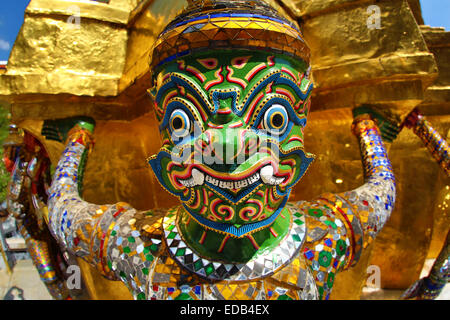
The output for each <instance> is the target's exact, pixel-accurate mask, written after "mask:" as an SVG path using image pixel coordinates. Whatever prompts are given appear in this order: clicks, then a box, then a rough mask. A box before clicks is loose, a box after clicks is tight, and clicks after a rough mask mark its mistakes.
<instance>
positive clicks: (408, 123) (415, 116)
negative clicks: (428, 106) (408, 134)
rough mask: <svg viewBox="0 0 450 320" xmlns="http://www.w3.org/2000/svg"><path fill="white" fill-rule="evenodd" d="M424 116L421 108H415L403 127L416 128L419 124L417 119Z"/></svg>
mask: <svg viewBox="0 0 450 320" xmlns="http://www.w3.org/2000/svg"><path fill="white" fill-rule="evenodd" d="M421 117H422V114H421V113H420V111H419V109H417V108H414V109H413V110H412V111H411V112H410V113H409V114H408V115H407V116H406V118H405V120H404V121H403V123H402V125H401V127H403V126H405V127H407V128H408V129H411V128H414V127H415V126H416V125H417V121H419V119H420V118H421Z"/></svg>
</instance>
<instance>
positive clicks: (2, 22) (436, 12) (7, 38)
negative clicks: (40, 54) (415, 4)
mask: <svg viewBox="0 0 450 320" xmlns="http://www.w3.org/2000/svg"><path fill="white" fill-rule="evenodd" d="M29 2H30V0H13V1H10V0H2V10H1V11H0V61H2V60H8V57H9V53H10V51H11V49H12V46H13V43H14V41H15V39H16V37H17V34H18V33H19V30H20V27H21V25H22V23H23V15H24V11H25V8H26V7H27V5H28V3H29ZM420 2H421V4H422V14H423V18H424V20H425V24H428V25H431V26H433V27H445V28H446V30H448V31H450V0H421V1H420Z"/></svg>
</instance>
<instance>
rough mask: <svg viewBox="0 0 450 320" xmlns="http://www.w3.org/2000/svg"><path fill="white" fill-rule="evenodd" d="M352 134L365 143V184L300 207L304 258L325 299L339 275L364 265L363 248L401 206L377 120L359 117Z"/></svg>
mask: <svg viewBox="0 0 450 320" xmlns="http://www.w3.org/2000/svg"><path fill="white" fill-rule="evenodd" d="M352 131H353V133H354V135H355V136H356V137H357V139H358V141H359V144H360V150H361V154H362V162H363V167H364V178H365V183H364V184H363V185H362V186H361V187H359V188H357V189H355V190H352V191H348V192H344V193H339V194H324V195H322V196H320V197H319V198H317V199H315V200H314V201H311V202H300V203H299V204H298V205H299V209H301V210H302V211H303V212H304V214H305V216H306V223H307V226H308V233H307V238H306V247H305V249H304V252H303V254H304V256H305V258H306V259H307V260H308V261H309V263H310V266H311V269H312V271H313V273H314V276H315V278H316V280H317V284H318V289H319V295H320V296H321V298H328V295H329V293H330V292H331V288H332V286H333V283H334V277H335V273H336V272H337V271H339V270H343V269H346V268H348V267H350V266H353V265H354V264H355V263H356V262H357V261H358V259H359V257H360V255H361V252H362V249H363V248H365V247H366V246H367V245H368V244H369V243H370V242H371V241H372V240H373V239H374V238H375V237H376V235H377V233H378V232H379V231H380V230H381V229H382V227H383V225H384V224H385V222H386V221H387V220H388V219H389V216H390V214H391V211H392V209H393V206H394V202H395V180H394V175H393V173H392V168H391V164H390V161H389V159H388V157H387V153H386V150H385V147H384V145H383V142H382V138H381V134H380V131H379V129H378V127H377V125H376V123H375V121H374V120H372V117H371V116H370V115H368V114H362V115H359V116H357V117H356V118H355V119H354V122H353V126H352Z"/></svg>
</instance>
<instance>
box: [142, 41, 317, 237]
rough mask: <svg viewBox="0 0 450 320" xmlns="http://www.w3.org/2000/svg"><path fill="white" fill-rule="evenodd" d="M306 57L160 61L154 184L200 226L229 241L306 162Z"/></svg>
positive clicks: (266, 221)
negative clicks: (158, 143)
mask: <svg viewBox="0 0 450 320" xmlns="http://www.w3.org/2000/svg"><path fill="white" fill-rule="evenodd" d="M311 89H312V83H311V81H310V80H309V79H308V70H307V66H306V63H303V62H302V61H298V60H293V59H290V58H288V57H285V56H273V55H271V54H270V53H266V52H258V51H244V50H242V51H239V50H236V51H230V50H221V51H217V50H216V51H211V52H204V53H200V54H196V55H190V56H188V57H183V58H180V59H179V60H176V61H172V62H170V63H167V64H166V65H165V66H164V67H163V69H162V70H161V71H160V72H159V74H158V77H157V84H156V86H155V88H154V89H153V94H154V101H155V109H156V114H157V117H158V120H159V123H160V131H161V134H162V139H163V146H162V147H161V149H160V151H159V152H158V154H156V155H154V156H152V157H151V158H150V159H149V163H150V165H151V166H152V168H153V171H154V172H155V174H156V176H157V178H158V180H159V182H160V183H161V185H162V186H163V187H164V188H165V189H166V190H168V191H169V192H170V193H172V194H174V195H176V196H177V197H179V198H180V199H181V201H182V203H183V206H184V207H185V209H186V211H187V212H188V213H189V214H190V216H191V217H192V218H193V219H195V220H196V221H197V222H198V223H199V224H201V225H203V226H205V227H207V228H208V229H213V230H215V231H217V232H220V233H224V234H229V235H231V236H233V237H238V238H240V237H244V236H245V235H247V234H249V233H252V232H255V231H256V230H260V229H262V228H264V227H267V226H268V225H270V224H271V223H272V222H273V221H274V220H275V219H276V218H277V216H278V215H279V214H280V213H281V211H282V209H283V207H284V205H285V203H286V201H287V199H288V197H289V194H290V191H291V189H292V187H293V186H294V184H295V183H297V182H298V181H299V179H300V178H301V177H302V176H303V174H304V173H305V171H306V169H307V168H308V166H309V165H310V163H311V161H312V160H313V156H312V155H311V154H308V153H305V152H304V151H303V128H304V126H305V125H306V116H307V114H308V111H309V105H310V99H309V98H310V94H311Z"/></svg>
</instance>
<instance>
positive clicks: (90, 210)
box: [45, 121, 160, 299]
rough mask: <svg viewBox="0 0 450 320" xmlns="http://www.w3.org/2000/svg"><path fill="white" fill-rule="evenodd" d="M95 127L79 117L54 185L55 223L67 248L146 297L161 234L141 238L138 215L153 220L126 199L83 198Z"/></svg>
mask: <svg viewBox="0 0 450 320" xmlns="http://www.w3.org/2000/svg"><path fill="white" fill-rule="evenodd" d="M45 126H46V127H47V132H48V131H49V130H48V127H51V126H55V123H53V124H50V125H49V122H47V123H46V124H45ZM60 127H61V126H60ZM92 131H93V125H92V123H88V122H85V121H79V122H77V124H76V125H75V126H74V128H73V129H72V130H71V131H70V132H69V133H68V134H67V136H68V138H67V144H66V148H65V150H64V152H63V154H62V156H61V158H60V161H59V163H58V166H57V168H56V171H55V174H54V177H53V182H52V186H51V188H50V195H49V202H48V208H49V216H48V221H49V227H50V229H51V231H52V234H53V236H54V237H55V238H56V239H57V240H58V242H60V244H61V245H63V246H64V247H65V248H66V249H68V250H69V251H71V252H72V253H74V254H75V255H77V256H79V257H81V258H83V259H84V260H86V261H87V262H89V263H90V264H91V265H93V266H94V267H96V269H97V270H98V271H100V272H101V273H102V274H103V275H104V276H105V277H107V278H109V279H111V280H122V281H123V282H124V283H125V284H126V285H127V286H128V287H129V289H130V291H132V292H133V294H134V296H135V298H138V299H139V298H145V292H146V291H147V290H146V285H147V284H146V275H147V274H148V270H149V266H150V264H151V262H152V261H153V256H152V251H154V250H158V247H159V244H160V238H159V237H158V235H156V236H154V237H153V238H151V237H141V232H140V231H139V230H138V229H137V228H136V224H137V223H136V221H137V220H139V222H142V221H145V220H146V219H152V213H150V212H146V213H144V212H137V211H136V210H135V209H133V208H132V207H131V206H130V205H128V204H126V203H122V202H120V203H117V204H113V205H96V204H91V203H88V202H86V201H84V200H82V199H81V197H80V195H79V186H81V182H82V172H83V166H84V163H85V159H86V157H87V153H88V150H89V148H90V147H91V146H92ZM47 137H48V135H47ZM152 224H153V225H154V223H153V222H149V225H152ZM144 228H145V227H144ZM143 239H145V240H143Z"/></svg>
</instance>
